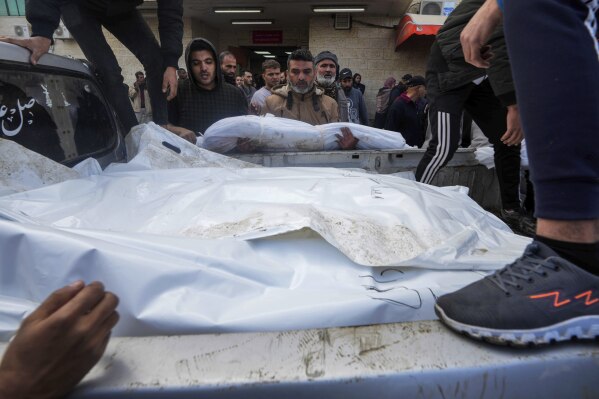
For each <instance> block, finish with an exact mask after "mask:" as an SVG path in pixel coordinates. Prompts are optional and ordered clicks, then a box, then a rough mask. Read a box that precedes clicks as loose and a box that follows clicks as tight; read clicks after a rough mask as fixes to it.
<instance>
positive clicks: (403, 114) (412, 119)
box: [385, 93, 425, 147]
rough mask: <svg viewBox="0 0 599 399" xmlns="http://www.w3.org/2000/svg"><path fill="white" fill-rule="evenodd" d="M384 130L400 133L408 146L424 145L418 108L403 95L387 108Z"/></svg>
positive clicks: (423, 133) (423, 132)
mask: <svg viewBox="0 0 599 399" xmlns="http://www.w3.org/2000/svg"><path fill="white" fill-rule="evenodd" d="M385 130H391V131H394V132H399V133H401V135H402V136H403V138H404V139H406V143H408V145H411V146H416V147H421V146H422V144H423V143H424V136H425V131H424V126H423V124H422V118H421V116H420V115H419V112H418V106H417V104H416V103H414V101H412V100H411V99H410V97H408V96H407V95H406V94H405V93H402V94H401V95H400V96H399V97H397V98H396V99H395V101H394V102H393V104H391V106H390V107H389V111H388V113H387V122H386V123H385Z"/></svg>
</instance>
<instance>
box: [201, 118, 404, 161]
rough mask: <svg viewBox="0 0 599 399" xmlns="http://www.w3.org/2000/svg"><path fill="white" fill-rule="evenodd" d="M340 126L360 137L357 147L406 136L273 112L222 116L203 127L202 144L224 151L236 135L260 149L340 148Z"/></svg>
mask: <svg viewBox="0 0 599 399" xmlns="http://www.w3.org/2000/svg"><path fill="white" fill-rule="evenodd" d="M342 127H348V128H349V129H350V130H351V131H352V134H353V135H354V136H355V137H356V138H358V139H359V140H360V141H358V144H357V146H356V149H357V150H390V149H402V148H406V141H405V139H404V138H403V136H402V135H401V134H399V133H397V132H390V131H388V130H382V129H376V128H373V127H369V126H363V125H357V124H354V123H344V122H340V123H328V124H326V125H318V126H312V125H310V124H308V123H304V122H301V121H296V120H292V119H286V118H276V117H274V116H273V115H267V116H254V115H247V116H236V117H232V118H225V119H221V120H220V121H218V122H216V123H214V124H213V125H212V126H210V127H209V128H208V129H207V130H206V132H205V134H204V139H203V140H202V142H201V146H202V147H203V148H205V149H207V150H210V151H215V152H218V153H221V154H224V153H227V152H231V151H233V150H235V148H236V147H237V140H238V139H249V143H250V145H251V146H252V148H254V150H255V151H259V152H281V151H334V150H339V144H338V143H337V136H336V135H341V128H342Z"/></svg>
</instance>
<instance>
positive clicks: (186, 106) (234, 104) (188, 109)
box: [169, 39, 248, 133]
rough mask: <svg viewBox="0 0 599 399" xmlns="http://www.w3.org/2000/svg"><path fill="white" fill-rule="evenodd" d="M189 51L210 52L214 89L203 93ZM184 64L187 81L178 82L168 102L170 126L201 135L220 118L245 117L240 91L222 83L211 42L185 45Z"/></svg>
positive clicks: (201, 40) (193, 41)
mask: <svg viewBox="0 0 599 399" xmlns="http://www.w3.org/2000/svg"><path fill="white" fill-rule="evenodd" d="M192 47H193V49H192ZM192 50H193V51H196V50H208V51H210V52H211V53H212V56H213V57H214V65H215V70H216V87H215V88H214V89H212V90H206V89H203V88H201V87H200V86H199V85H198V83H197V81H196V78H195V76H194V73H193V69H192V66H191V60H190V58H191V53H192ZM185 64H186V66H187V70H188V71H189V79H187V80H186V81H184V82H182V85H181V86H180V87H179V90H178V91H177V97H175V98H174V99H173V100H172V101H171V102H170V103H169V121H170V122H171V123H172V124H174V125H177V126H181V127H184V128H186V129H189V130H191V131H193V132H196V133H204V132H205V131H206V129H208V128H209V127H210V125H212V124H213V123H215V122H217V121H219V120H221V119H224V118H228V117H231V116H241V115H247V114H248V104H247V101H246V99H245V97H244V96H243V94H241V91H240V90H239V89H238V88H237V87H235V86H233V85H231V84H229V83H227V82H225V79H224V76H223V72H222V70H221V69H220V66H219V65H218V55H217V53H216V49H215V48H214V46H213V45H212V43H210V42H209V41H208V40H206V39H193V40H192V41H191V42H189V44H188V45H187V48H186V49H185Z"/></svg>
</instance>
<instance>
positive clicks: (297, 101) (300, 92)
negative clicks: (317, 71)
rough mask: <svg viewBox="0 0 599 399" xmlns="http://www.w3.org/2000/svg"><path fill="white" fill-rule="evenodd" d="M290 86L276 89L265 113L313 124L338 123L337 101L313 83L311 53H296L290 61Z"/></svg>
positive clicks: (267, 100)
mask: <svg viewBox="0 0 599 399" xmlns="http://www.w3.org/2000/svg"><path fill="white" fill-rule="evenodd" d="M287 71H288V73H289V83H288V84H287V85H285V86H275V87H274V88H273V90H272V95H271V96H269V97H267V98H266V102H265V104H264V107H263V108H262V114H263V115H264V114H273V115H274V116H277V117H282V118H287V119H295V120H298V121H302V122H306V123H309V124H311V125H322V124H325V123H331V122H339V107H338V105H337V102H336V101H335V100H333V99H332V98H331V97H329V96H327V95H325V94H324V90H322V89H319V88H318V87H316V85H315V84H314V59H313V57H312V54H311V53H310V52H309V51H308V50H302V49H300V50H296V51H294V52H293V53H291V55H290V56H289V59H288V61H287Z"/></svg>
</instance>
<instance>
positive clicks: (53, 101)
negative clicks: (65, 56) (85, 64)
mask: <svg viewBox="0 0 599 399" xmlns="http://www.w3.org/2000/svg"><path fill="white" fill-rule="evenodd" d="M109 112H111V111H110V109H109V108H108V107H107V105H106V103H105V101H104V99H103V96H102V94H101V92H100V91H99V89H98V88H97V86H96V84H95V83H94V81H92V80H88V79H86V78H84V77H78V76H71V75H63V74H62V73H60V72H56V71H48V72H41V71H40V72H37V71H33V70H29V69H24V70H14V69H0V137H2V138H5V139H9V140H13V141H15V142H17V143H19V144H21V145H23V146H25V147H27V148H29V149H30V150H33V151H35V152H38V153H40V154H42V155H45V156H47V157H48V158H50V159H52V160H54V161H57V162H63V163H72V161H76V160H80V159H84V158H87V157H89V156H94V155H97V154H100V153H103V152H107V151H109V150H111V149H113V148H114V147H115V146H116V144H117V134H118V132H117V130H116V128H115V126H114V123H113V120H112V119H111V117H110V113H109Z"/></svg>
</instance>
